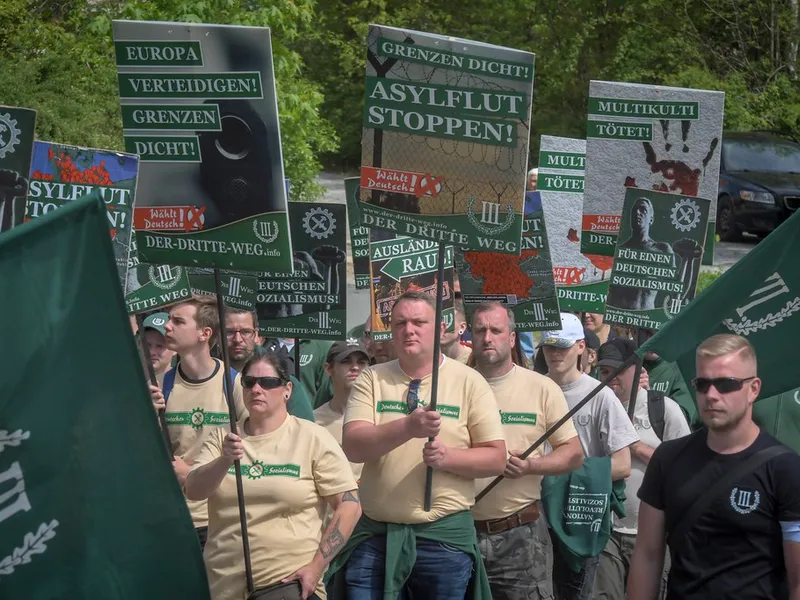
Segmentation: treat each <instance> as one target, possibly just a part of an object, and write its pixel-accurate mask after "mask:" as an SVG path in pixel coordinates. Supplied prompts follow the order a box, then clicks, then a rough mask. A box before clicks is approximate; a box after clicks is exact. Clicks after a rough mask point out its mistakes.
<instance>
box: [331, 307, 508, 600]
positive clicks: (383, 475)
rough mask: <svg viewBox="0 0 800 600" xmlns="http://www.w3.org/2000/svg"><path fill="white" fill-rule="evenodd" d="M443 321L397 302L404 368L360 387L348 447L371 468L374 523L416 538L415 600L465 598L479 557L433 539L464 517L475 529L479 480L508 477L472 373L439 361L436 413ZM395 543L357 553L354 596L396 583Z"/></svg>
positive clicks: (488, 407)
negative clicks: (389, 569)
mask: <svg viewBox="0 0 800 600" xmlns="http://www.w3.org/2000/svg"><path fill="white" fill-rule="evenodd" d="M434 317H435V307H434V303H433V300H432V299H431V297H430V296H427V295H426V294H424V293H422V292H406V293H405V294H403V295H402V296H400V297H399V298H398V299H397V301H396V302H395V304H394V306H393V308H392V316H391V329H392V344H393V345H394V348H395V351H396V353H397V360H394V361H390V362H387V363H384V364H382V365H375V366H372V367H370V368H368V369H366V370H364V371H363V372H362V373H361V376H360V377H359V378H358V380H356V382H355V385H354V386H353V391H352V392H351V394H350V398H349V400H348V402H347V408H346V410H345V417H344V423H345V424H344V431H343V440H342V441H343V446H344V451H345V453H346V454H347V456H348V458H349V460H351V461H353V462H363V463H364V469H363V471H362V473H361V486H360V493H361V502H362V507H363V510H364V515H365V517H366V518H367V519H369V520H371V521H372V522H377V524H384V526H385V524H392V525H393V529H392V530H390V533H391V531H397V530H398V529H404V530H405V531H406V532H407V534H406V535H410V536H412V539H414V540H415V543H416V549H417V553H416V554H417V560H416V562H415V563H413V564H412V565H411V566H410V572H409V574H408V575H409V576H408V578H407V579H406V581H405V586H406V587H407V588H408V589H409V590H410V591H411V593H412V595H414V596H417V595H419V596H420V597H437V598H450V597H457V596H460V597H462V598H463V596H464V594H465V593H466V589H467V585H468V583H469V580H470V577H471V574H472V569H473V565H474V561H475V560H480V555H479V554H478V553H477V550H475V551H474V553H473V554H472V555H470V554H468V553H467V552H466V551H462V550H459V549H457V548H455V547H454V546H455V544H449V545H443V544H442V543H440V542H439V541H433V540H431V539H428V538H426V531H427V532H430V533H431V536H432V535H433V534H432V532H433V530H434V529H437V528H436V524H437V523H440V522H445V523H448V524H450V525H451V528H456V529H457V528H459V526H460V521H461V520H462V519H466V522H467V523H469V522H471V515H470V513H469V509H470V508H472V505H473V503H474V501H475V479H478V478H481V477H491V476H495V475H499V474H500V473H502V472H503V469H504V468H505V463H506V447H505V443H504V441H503V432H502V426H501V425H500V414H499V412H498V410H497V404H496V402H495V400H494V396H493V394H492V390H491V389H490V388H489V385H488V384H487V383H486V381H485V380H484V379H483V377H481V376H480V374H478V373H477V372H476V371H474V370H473V369H470V368H469V367H467V366H466V365H463V364H461V363H459V362H457V361H455V360H452V359H449V358H446V357H444V356H442V357H440V362H439V374H438V377H439V382H438V396H437V407H436V410H431V409H430V406H429V405H428V403H429V402H430V398H431V376H432V371H433V345H434V339H435V336H437V335H441V331H442V325H443V324H441V323H435V322H434ZM428 437H431V438H433V441H426V438H428ZM426 467H432V468H433V470H434V471H433V487H432V494H431V510H430V511H426V510H425V508H424V502H423V501H424V489H425V473H426ZM363 518H364V517H362V519H363ZM412 525H413V528H412V527H409V526H412ZM447 534H448V528H445V526H444V525H442V526H441V527H440V528H438V529H437V530H436V535H437V537H439V539H440V540H441V536H443V535H444V536H446V535H447ZM395 537H396V536H395ZM391 538H392V535H389V536H387V537H373V538H370V539H367V540H365V541H363V542H361V543H360V544H359V545H358V546H357V547H356V548H355V549H354V550H353V553H352V554H351V556H350V559H349V562H348V564H347V566H346V567H345V581H346V583H347V586H348V589H349V590H355V589H360V590H361V592H362V593H363V590H364V589H365V588H367V589H371V590H373V593H377V592H378V591H379V590H383V589H384V579H385V578H389V577H392V576H393V574H391V573H386V572H385V569H384V567H385V560H382V558H385V556H386V553H387V548H386V545H387V540H388V539H391ZM475 542H476V540H475V539H474V538H473V544H472V545H471V546H469V547H470V548H474V547H475V545H476V544H475ZM467 546H468V544H460V547H462V548H466V547H467ZM409 560H410V559H409ZM422 563H424V564H422ZM434 563H435V564H438V565H439V566H438V567H437V568H435V569H434V568H433V565H434ZM428 567H430V568H428Z"/></svg>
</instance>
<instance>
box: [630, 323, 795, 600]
mask: <svg viewBox="0 0 800 600" xmlns="http://www.w3.org/2000/svg"><path fill="white" fill-rule="evenodd" d="M696 367H697V377H695V379H694V380H693V381H692V384H693V386H694V388H695V389H696V390H697V405H698V409H699V412H700V417H701V418H702V419H703V423H705V426H706V429H701V430H700V431H697V432H695V433H693V434H691V435H689V436H686V437H683V438H681V439H678V440H671V441H666V442H664V443H663V444H661V445H660V446H659V447H658V448H656V449H655V451H654V452H653V455H652V457H651V458H650V462H649V463H648V466H647V471H646V473H645V476H644V481H643V482H642V485H641V487H640V488H639V499H640V500H641V505H640V509H639V523H638V536H637V538H636V547H635V549H634V552H633V559H632V562H631V569H630V576H629V579H628V598H629V599H630V600H654V599H655V598H656V597H657V595H658V592H659V583H660V579H661V569H662V566H663V564H664V550H665V546H666V545H668V546H669V551H670V557H671V559H672V568H671V570H670V574H669V581H668V584H667V588H668V589H667V598H668V600H678V599H680V600H694V599H697V600H700V599H702V600H706V599H711V598H736V600H762V599H763V600H800V457H799V456H798V455H797V454H795V453H794V452H793V451H792V450H790V449H789V448H787V447H786V446H783V445H782V444H780V442H778V441H777V440H776V439H775V438H773V437H772V436H771V435H769V434H768V433H766V432H764V431H761V430H760V429H759V427H758V425H756V423H755V422H753V403H754V402H755V401H756V399H757V398H758V394H759V392H760V390H761V380H760V379H759V378H758V365H757V360H756V353H755V349H754V348H753V346H752V344H751V343H750V342H749V341H748V340H747V339H746V338H744V337H740V336H736V335H728V334H723V335H715V336H713V337H710V338H708V339H707V340H706V341H704V342H703V343H702V344H700V346H699V347H698V348H697V354H696Z"/></svg>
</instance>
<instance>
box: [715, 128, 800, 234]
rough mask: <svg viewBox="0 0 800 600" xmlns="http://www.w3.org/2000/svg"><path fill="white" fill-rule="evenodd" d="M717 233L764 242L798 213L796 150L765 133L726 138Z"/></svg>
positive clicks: (799, 161) (799, 154) (799, 155)
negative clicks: (749, 235) (744, 235)
mask: <svg viewBox="0 0 800 600" xmlns="http://www.w3.org/2000/svg"><path fill="white" fill-rule="evenodd" d="M717 202H718V203H717V233H718V234H719V237H720V239H721V240H723V241H726V242H733V241H738V240H739V239H741V237H742V232H745V231H746V232H748V233H754V234H756V235H759V236H762V237H763V236H765V235H767V234H768V233H769V232H771V231H772V230H773V229H775V228H776V227H777V226H778V225H780V224H781V223H783V221H785V220H786V219H787V218H788V217H789V216H790V215H791V214H792V213H793V212H794V211H795V210H797V209H798V208H800V144H798V143H796V142H795V141H793V140H789V139H786V138H784V137H781V136H780V135H774V134H769V133H760V132H752V133H725V134H724V135H723V137H722V164H721V165H720V174H719V199H718V201H717Z"/></svg>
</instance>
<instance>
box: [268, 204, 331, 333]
mask: <svg viewBox="0 0 800 600" xmlns="http://www.w3.org/2000/svg"><path fill="white" fill-rule="evenodd" d="M289 218H290V223H291V231H292V241H293V247H292V248H293V256H294V273H292V274H289V273H280V272H270V271H266V272H262V273H260V275H259V278H258V294H257V296H256V312H257V313H258V326H259V329H260V330H261V333H262V335H264V336H266V337H269V338H276V337H289V338H301V339H304V340H331V341H335V340H341V339H344V337H345V333H346V332H347V325H346V323H345V321H346V316H347V306H346V302H347V255H346V254H345V247H346V245H347V209H346V207H345V206H344V205H342V204H327V203H314V202H289Z"/></svg>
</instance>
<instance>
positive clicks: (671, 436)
mask: <svg viewBox="0 0 800 600" xmlns="http://www.w3.org/2000/svg"><path fill="white" fill-rule="evenodd" d="M625 410H626V411H627V410H628V407H627V406H625ZM633 424H634V427H636V431H637V433H638V434H639V437H640V438H641V440H642V442H644V443H645V444H647V445H648V446H650V447H651V448H657V447H658V446H660V445H661V442H662V440H659V439H658V436H657V435H656V432H655V431H653V428H652V427H651V426H650V416H649V412H648V410H647V391H646V390H643V389H639V394H638V395H637V396H636V406H635V407H634V413H633ZM690 433H691V430H690V429H689V424H688V423H687V422H686V417H684V416H683V411H682V410H681V408H680V406H678V403H677V402H675V401H674V400H673V399H672V398H666V397H665V398H664V440H663V441H666V440H675V439H678V438H681V437H683V436H685V435H689V434H690ZM646 470H647V465H646V464H645V463H644V462H643V461H642V460H640V459H638V458H636V457H634V456H631V474H630V477H628V478H627V479H626V480H625V515H626V516H625V518H624V519H620V518H619V517H617V516H616V515H614V531H618V532H619V533H626V534H628V535H636V533H637V523H638V520H639V504H640V502H641V500H639V496H638V495H637V494H638V493H639V487H641V485H642V481H643V480H644V472H645V471H646Z"/></svg>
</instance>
